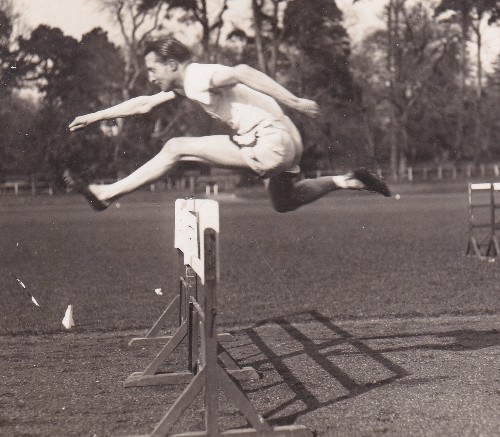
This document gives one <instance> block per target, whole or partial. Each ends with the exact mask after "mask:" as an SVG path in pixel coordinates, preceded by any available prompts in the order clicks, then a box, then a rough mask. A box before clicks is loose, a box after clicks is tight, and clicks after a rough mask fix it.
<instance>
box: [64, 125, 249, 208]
mask: <svg viewBox="0 0 500 437" xmlns="http://www.w3.org/2000/svg"><path fill="white" fill-rule="evenodd" d="M180 161H201V162H205V163H209V164H213V165H214V166H219V167H227V168H248V165H247V164H246V162H245V160H244V159H243V158H242V156H241V153H240V149H239V147H238V146H236V145H235V144H234V143H233V142H232V141H231V140H230V139H229V136H227V135H214V136H207V137H186V138H173V139H171V140H169V141H168V142H167V143H166V144H165V146H164V147H163V149H162V150H161V151H160V152H159V153H158V154H157V155H156V156H155V157H154V158H152V159H151V160H149V161H148V162H146V163H145V164H144V165H143V166H141V167H139V168H138V169H137V170H136V171H134V172H133V173H131V174H130V175H128V176H127V177H125V178H124V179H121V180H119V181H117V182H115V183H112V184H105V185H94V184H92V185H89V186H85V187H80V188H77V191H81V192H82V194H84V195H85V197H86V198H87V199H88V200H89V202H90V203H91V204H92V206H93V207H94V208H96V209H105V208H106V207H107V206H108V205H109V204H110V203H111V202H113V201H114V200H117V199H118V198H120V197H122V196H124V195H125V194H127V193H130V192H132V191H135V190H137V189H138V188H140V187H142V186H143V185H146V184H150V183H152V182H154V181H156V180H158V179H159V178H161V177H163V176H165V175H167V174H169V173H170V172H171V171H172V170H173V168H174V167H175V165H176V164H177V163H178V162H180ZM70 184H71V183H70ZM93 197H95V201H94V202H93V201H92V198H93ZM96 205H97V207H96Z"/></svg>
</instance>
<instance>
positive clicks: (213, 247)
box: [144, 199, 312, 437]
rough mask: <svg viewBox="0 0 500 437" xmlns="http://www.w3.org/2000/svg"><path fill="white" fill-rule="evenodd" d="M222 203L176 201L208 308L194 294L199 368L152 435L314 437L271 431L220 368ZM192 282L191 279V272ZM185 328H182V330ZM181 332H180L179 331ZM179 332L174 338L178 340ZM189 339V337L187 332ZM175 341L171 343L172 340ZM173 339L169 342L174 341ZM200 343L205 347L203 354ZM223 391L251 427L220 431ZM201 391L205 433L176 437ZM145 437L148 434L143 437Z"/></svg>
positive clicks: (193, 343) (286, 429)
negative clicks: (219, 237)
mask: <svg viewBox="0 0 500 437" xmlns="http://www.w3.org/2000/svg"><path fill="white" fill-rule="evenodd" d="M218 208H219V205H218V203H217V202H216V201H214V200H194V199H193V200H177V201H176V203H175V212H176V230H175V247H176V248H178V249H179V250H181V251H182V253H183V255H184V266H185V267H186V269H189V273H194V276H196V279H198V280H200V282H201V283H202V284H204V289H203V291H204V293H203V294H204V299H203V300H204V305H203V308H202V306H201V305H200V303H199V302H198V300H197V298H196V297H195V296H194V295H190V296H189V301H188V305H187V307H188V317H187V321H186V322H185V325H183V326H186V327H185V328H182V329H183V331H182V332H183V333H184V332H189V333H191V334H190V337H189V338H190V344H189V349H190V350H191V353H190V355H191V356H192V358H193V360H194V358H195V357H197V358H198V363H199V368H195V369H193V374H194V377H192V378H191V379H190V381H189V384H188V386H187V387H186V389H185V390H184V391H183V392H182V394H181V395H180V396H179V397H178V398H177V400H176V401H175V402H174V404H173V405H172V406H171V407H170V408H169V409H168V411H167V413H166V414H165V415H164V417H163V418H162V419H161V420H160V422H159V423H158V424H157V425H156V427H155V429H154V430H153V432H152V433H151V434H148V436H150V437H167V436H170V437H175V436H176V437H181V436H182V437H195V436H196V437H200V436H207V437H222V436H225V437H228V436H229V437H230V436H234V437H245V436H259V437H276V436H280V437H288V436H294V437H295V436H299V437H311V436H312V433H311V431H309V430H308V429H307V428H306V427H304V426H301V425H290V426H278V427H272V426H271V425H270V424H269V423H268V422H267V421H266V420H265V419H264V418H263V417H262V416H261V415H260V414H259V413H258V412H257V411H256V410H255V408H254V407H253V405H252V404H251V403H250V401H249V400H248V398H247V397H246V395H245V394H244V393H243V391H242V390H241V388H240V387H239V385H238V384H236V382H235V381H234V380H233V377H234V374H233V375H232V374H231V373H230V372H229V371H228V370H227V369H226V368H223V367H222V366H221V363H220V362H219V359H220V353H219V352H220V349H219V346H220V345H219V344H218V339H217V282H218V277H219V275H218V271H219V257H218V235H219V213H218V211H219V209H218ZM186 277H187V278H190V279H189V281H191V280H192V279H191V278H192V277H191V276H189V275H187V274H186ZM180 329H181V328H179V330H180ZM179 330H178V331H177V332H179ZM176 335H179V334H177V333H176V334H174V336H173V338H175V337H176ZM183 335H185V334H183ZM173 338H172V340H173ZM172 340H170V341H172ZM198 344H199V345H200V349H199V350H198ZM219 390H221V391H222V392H223V393H224V394H225V395H226V397H227V398H228V399H229V400H231V401H232V402H233V403H234V404H235V406H236V407H237V408H238V409H239V410H240V411H241V413H242V414H243V416H244V417H245V418H246V420H247V421H248V423H249V424H250V427H248V428H238V429H230V430H223V431H222V430H221V429H220V424H219ZM202 391H204V395H205V412H204V414H205V429H204V430H202V431H189V432H183V433H182V434H172V433H171V431H172V428H173V427H174V425H175V424H176V423H177V422H178V420H179V419H180V417H181V416H182V415H183V413H184V412H185V411H186V410H187V408H189V406H190V405H191V404H192V402H193V401H194V399H195V397H196V396H198V395H199V394H200V393H201V392H202ZM144 437H145V436H144Z"/></svg>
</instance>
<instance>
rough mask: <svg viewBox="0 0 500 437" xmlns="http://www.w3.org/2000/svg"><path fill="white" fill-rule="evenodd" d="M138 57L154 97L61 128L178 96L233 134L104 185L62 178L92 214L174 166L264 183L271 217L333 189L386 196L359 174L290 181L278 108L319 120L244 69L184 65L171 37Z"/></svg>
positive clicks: (376, 182) (172, 151) (294, 133)
mask: <svg viewBox="0 0 500 437" xmlns="http://www.w3.org/2000/svg"><path fill="white" fill-rule="evenodd" d="M144 56H145V62H146V67H147V70H148V78H149V80H150V81H151V82H152V83H154V84H156V85H158V86H159V88H160V89H161V92H159V93H158V94H154V95H151V96H139V97H135V98H133V99H130V100H127V101H125V102H123V103H120V104H118V105H116V106H112V107H110V108H108V109H104V110H102V111H98V112H94V113H91V114H87V115H82V116H79V117H76V118H75V120H74V121H73V122H72V123H71V124H70V125H69V129H70V130H71V131H77V130H79V129H83V128H85V127H86V126H88V125H89V124H92V123H96V122H100V121H103V120H109V119H114V118H121V117H129V116H132V115H136V114H145V113H147V112H149V111H151V110H152V109H153V108H154V107H156V106H158V105H160V104H162V103H165V102H167V101H169V100H173V99H175V98H176V96H177V95H183V96H186V97H187V98H189V99H191V100H193V101H195V102H197V103H199V104H200V105H201V107H202V108H203V109H204V110H205V111H206V112H208V113H209V114H210V115H211V116H213V117H215V118H217V119H220V120H222V121H223V122H225V123H227V124H228V125H229V127H230V128H231V129H232V130H233V131H234V133H235V134H234V135H212V136H205V137H184V138H172V139H170V140H169V141H167V143H166V144H165V145H164V146H163V148H162V150H161V151H160V152H159V153H158V154H157V155H156V156H155V157H154V158H152V159H151V160H150V161H148V162H147V163H145V164H144V165H143V166H142V167H140V168H138V169H137V170H136V171H134V172H133V173H131V174H130V175H129V176H127V177H125V178H124V179H121V180H119V181H117V182H115V183H112V184H104V185H96V184H90V185H89V184H87V183H85V182H84V181H83V180H81V179H80V178H79V177H78V176H76V175H74V174H71V173H70V172H69V171H66V172H65V175H64V177H65V180H66V183H67V185H68V187H70V188H72V189H73V190H75V191H77V192H79V193H81V194H83V195H84V196H85V198H86V199H87V200H88V202H89V203H90V204H91V205H92V207H93V208H94V209H96V210H99V211H102V210H104V209H106V208H107V207H108V206H109V205H110V204H111V203H112V202H113V201H115V200H117V199H118V198H120V197H121V196H123V195H125V194H127V193H130V192H132V191H134V190H136V189H138V188H139V187H141V186H143V185H145V184H149V183H152V182H154V181H156V180H157V179H159V178H161V177H163V176H165V175H168V174H169V173H170V172H171V171H172V170H173V169H174V167H175V166H176V164H177V163H179V162H180V161H198V162H203V163H207V164H210V165H213V166H216V167H224V168H234V169H250V170H252V171H253V172H254V173H255V174H256V175H257V176H259V177H260V178H262V179H266V180H267V184H266V185H267V189H268V192H269V195H270V198H271V202H272V205H273V207H274V209H275V210H276V211H279V212H288V211H293V210H295V209H297V208H299V207H300V206H302V205H305V204H308V203H311V202H313V201H314V200H316V199H318V198H320V197H321V196H323V195H325V194H326V193H329V192H331V191H335V190H339V189H351V190H367V191H372V192H376V193H380V194H382V195H384V196H387V197H389V196H390V195H391V193H390V190H389V188H388V187H387V185H386V184H385V183H384V182H383V181H382V180H380V179H379V178H378V177H377V176H376V175H374V174H373V173H371V172H369V171H368V170H366V169H363V168H362V169H358V170H355V171H353V172H351V173H348V174H345V175H339V176H325V177H320V178H316V179H304V180H298V178H297V176H298V173H299V166H298V164H299V162H300V159H301V156H302V152H303V147H302V140H301V137H300V134H299V132H298V130H297V128H296V127H295V125H294V124H293V123H292V121H291V120H290V118H288V117H287V116H286V115H285V113H284V112H283V110H282V109H281V107H280V105H279V104H278V103H280V104H282V105H284V106H287V107H289V108H292V109H295V110H297V111H300V112H302V113H304V114H307V115H308V116H310V117H311V118H315V117H317V116H318V115H319V107H318V105H317V103H316V102H314V101H312V100H308V99H302V98H299V97H296V96H295V95H293V94H292V93H290V92H289V91H288V90H286V89H285V88H283V87H282V86H281V85H279V84H278V83H277V82H275V81H274V80H272V79H271V78H270V77H269V76H267V75H265V74H263V73H261V72H259V71H258V70H255V69H253V68H251V67H249V66H247V65H238V66H236V67H227V66H223V65H220V64H199V63H195V62H192V60H191V52H190V50H189V49H188V48H187V47H186V46H185V45H183V44H182V43H181V42H179V41H178V40H176V39H175V38H172V37H161V38H159V39H157V40H154V41H151V42H150V43H149V44H148V45H147V46H146V50H145V52H144Z"/></svg>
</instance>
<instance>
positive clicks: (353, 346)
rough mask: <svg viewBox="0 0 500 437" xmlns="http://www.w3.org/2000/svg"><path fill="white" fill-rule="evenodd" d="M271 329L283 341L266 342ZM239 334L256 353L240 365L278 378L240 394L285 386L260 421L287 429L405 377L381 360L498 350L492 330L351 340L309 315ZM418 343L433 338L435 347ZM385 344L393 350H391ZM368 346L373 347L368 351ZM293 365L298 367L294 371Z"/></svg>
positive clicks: (496, 333)
mask: <svg viewBox="0 0 500 437" xmlns="http://www.w3.org/2000/svg"><path fill="white" fill-rule="evenodd" d="M305 321H306V322H307V323H312V325H314V326H315V329H313V332H312V333H305V332H304V329H303V327H301V326H298V323H299V324H300V323H301V322H305ZM271 326H274V328H279V329H280V330H282V331H284V333H286V335H285V336H283V332H282V333H281V335H278V337H279V338H278V340H277V339H276V336H275V337H273V336H271V340H269V338H266V335H263V333H262V332H261V331H262V329H265V328H266V327H271ZM306 331H307V330H306ZM239 333H244V334H245V335H246V336H247V337H248V338H249V339H250V341H251V342H250V345H253V346H255V347H256V351H257V352H256V353H251V354H248V355H247V356H246V357H245V365H249V366H252V367H254V368H255V369H256V370H258V371H263V369H266V370H269V369H270V366H272V369H274V371H275V372H277V374H278V379H277V380H273V381H271V382H270V383H267V384H266V385H265V386H261V387H257V388H254V389H250V390H248V389H246V390H245V391H246V392H247V393H248V394H250V395H251V394H252V393H255V394H259V392H262V391H263V390H268V389H275V390H277V389H279V387H282V388H283V386H285V387H286V389H287V391H290V392H291V393H292V395H290V396H288V398H287V399H286V400H284V401H281V402H280V403H279V404H278V405H273V406H272V407H271V408H270V409H268V411H266V412H265V413H264V417H266V419H268V421H269V423H271V424H273V425H289V424H291V423H293V422H295V421H296V420H297V419H298V418H299V417H301V416H303V415H306V414H308V413H311V412H313V411H315V410H318V409H321V408H325V407H328V406H332V405H334V404H336V403H338V402H341V401H344V400H347V399H350V398H354V397H355V396H359V395H361V394H364V393H366V392H368V391H370V390H373V389H377V388H379V387H382V386H386V385H388V384H392V383H394V382H397V381H399V380H401V379H403V378H405V377H408V376H410V373H409V372H408V371H407V370H406V369H405V368H403V367H402V366H400V365H398V364H397V363H396V362H394V361H392V360H391V359H389V358H387V356H385V355H384V354H387V353H395V352H401V351H410V350H415V351H417V350H442V351H465V350H476V349H480V348H486V347H491V346H498V345H500V332H499V331H496V330H491V331H475V330H454V331H448V332H443V331H441V332H425V333H408V334H405V333H401V334H399V333H398V334H397V335H386V336H384V335H382V336H359V335H357V336H356V335H353V334H351V333H350V332H348V331H347V330H345V329H343V328H341V327H339V326H337V325H336V324H335V323H333V322H332V320H330V319H329V318H327V317H325V316H324V315H322V314H321V313H319V312H318V311H314V310H313V311H305V312H299V313H294V314H291V315H287V316H283V317H279V318H273V319H269V320H263V321H261V322H259V323H257V324H256V325H254V326H252V327H250V328H247V329H244V330H243V331H239ZM318 334H320V335H318ZM424 337H427V338H428V337H433V338H434V339H435V340H436V342H437V344H436V343H432V341H428V339H427V338H424ZM419 338H421V339H422V342H418V344H411V345H401V343H402V342H405V341H406V342H410V343H411V342H413V343H414V341H415V339H416V340H417V341H418V339H419ZM283 339H285V340H284V342H283V341H282V342H281V344H275V343H276V342H278V343H279V340H283ZM391 342H393V343H396V344H393V346H392V347H391V345H390V343H391ZM285 343H292V344H294V346H293V347H291V348H289V350H288V351H285V352H284V353H283V350H281V351H280V352H276V349H277V348H278V349H279V348H280V347H282V346H283V344H285ZM374 343H377V344H378V345H377V346H376V347H373V346H370V345H369V344H374ZM349 357H351V359H352V358H353V357H355V359H356V361H355V363H354V364H356V365H355V366H352V364H353V362H352V361H351V362H350V363H349ZM336 360H337V361H336ZM294 362H295V363H297V362H300V363H301V364H300V365H299V366H296V365H295V366H294V365H293V363H294ZM290 363H292V364H290ZM308 363H309V364H308ZM349 364H351V365H349ZM294 367H295V369H294ZM297 367H298V370H296V369H297ZM363 373H364V375H363ZM311 375H313V376H312V377H311ZM360 375H361V377H360ZM325 377H326V378H325ZM328 377H330V378H328ZM440 378H441V379H448V377H440ZM328 379H330V380H331V381H330V382H329V381H328ZM434 379H435V378H417V379H411V380H410V379H408V380H405V381H402V382H401V383H405V382H408V384H410V385H421V384H425V383H429V382H433V381H434ZM438 379H439V378H438ZM311 380H312V383H311ZM405 385H407V384H405ZM322 386H323V387H327V388H326V390H321V387H322ZM332 386H333V388H332ZM325 391H326V393H325ZM318 393H319V394H318Z"/></svg>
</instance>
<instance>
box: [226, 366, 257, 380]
mask: <svg viewBox="0 0 500 437" xmlns="http://www.w3.org/2000/svg"><path fill="white" fill-rule="evenodd" d="M226 372H227V373H229V374H230V375H231V376H232V377H233V378H234V379H236V380H238V381H248V380H252V379H260V375H259V373H258V372H257V370H255V369H254V368H253V367H241V368H240V369H226Z"/></svg>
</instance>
